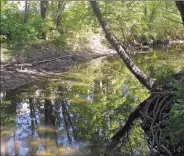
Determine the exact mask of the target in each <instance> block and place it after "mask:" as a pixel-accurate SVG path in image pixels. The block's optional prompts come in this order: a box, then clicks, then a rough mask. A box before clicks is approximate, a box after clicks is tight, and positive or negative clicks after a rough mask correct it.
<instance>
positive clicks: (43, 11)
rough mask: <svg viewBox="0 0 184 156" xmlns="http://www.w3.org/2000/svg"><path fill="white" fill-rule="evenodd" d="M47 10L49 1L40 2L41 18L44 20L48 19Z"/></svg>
mask: <svg viewBox="0 0 184 156" xmlns="http://www.w3.org/2000/svg"><path fill="white" fill-rule="evenodd" d="M47 9H48V1H41V2H40V11H41V17H42V19H43V20H44V19H45V18H46V15H47Z"/></svg>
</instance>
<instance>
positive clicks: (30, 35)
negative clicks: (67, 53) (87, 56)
mask: <svg viewBox="0 0 184 156" xmlns="http://www.w3.org/2000/svg"><path fill="white" fill-rule="evenodd" d="M57 5H58V2H57V1H53V2H52V3H49V7H48V12H47V18H46V20H42V19H41V16H40V12H39V7H40V6H39V2H30V8H29V16H28V23H26V24H24V14H25V13H24V10H20V8H19V3H10V2H2V11H1V31H0V34H1V42H3V43H8V45H9V48H13V47H19V48H20V46H23V45H26V44H27V43H34V42H37V41H38V40H40V39H41V38H42V34H43V33H46V34H47V37H48V38H49V39H50V40H55V39H56V40H58V41H62V43H61V44H65V45H67V42H71V43H72V44H73V42H74V41H72V40H76V42H80V40H81V42H82V40H86V38H85V37H84V36H86V35H87V33H88V32H93V33H99V32H100V31H99V30H100V29H99V28H100V26H99V24H98V21H97V19H96V17H95V16H94V14H93V12H92V10H91V6H90V4H89V2H67V3H66V8H65V10H64V12H63V13H62V15H61V26H60V28H59V29H60V30H61V34H60V33H58V32H57V30H56V29H55V16H56V13H57V9H58V8H57V7H58V6H57ZM100 6H101V10H102V12H103V16H104V18H106V19H107V20H108V21H109V24H110V25H111V27H112V30H113V31H114V33H115V34H116V36H117V37H118V38H119V39H120V40H121V41H122V42H123V43H125V44H130V43H134V42H140V43H142V42H146V41H150V40H166V39H173V40H175V39H183V36H184V35H183V34H184V29H183V26H182V25H181V24H179V22H180V21H181V18H180V16H179V15H178V14H179V13H178V10H177V8H176V6H175V3H174V2H138V1H137V2H114V3H113V4H112V3H111V2H100ZM63 36H64V37H63ZM77 36H78V37H77ZM86 37H87V36H86ZM60 38H61V39H60ZM58 44H60V42H59V43H58ZM84 44H88V43H84ZM70 46H72V45H71V44H70ZM82 46H83V45H82Z"/></svg>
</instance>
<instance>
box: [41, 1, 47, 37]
mask: <svg viewBox="0 0 184 156" xmlns="http://www.w3.org/2000/svg"><path fill="white" fill-rule="evenodd" d="M47 9H48V1H42V0H41V1H40V13H41V17H42V19H43V20H45V19H46V16H47ZM42 38H43V39H44V40H47V35H46V32H45V31H42Z"/></svg>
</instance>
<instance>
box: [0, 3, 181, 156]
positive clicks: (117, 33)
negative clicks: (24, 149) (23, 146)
mask: <svg viewBox="0 0 184 156" xmlns="http://www.w3.org/2000/svg"><path fill="white" fill-rule="evenodd" d="M22 6H23V7H22ZM0 35H1V46H2V48H1V49H2V54H3V57H4V58H3V60H1V64H3V65H2V67H1V69H2V70H3V72H4V74H5V75H6V74H7V78H8V77H10V79H12V78H11V76H9V74H11V72H12V73H13V74H14V72H15V71H16V72H15V74H17V75H18V72H20V71H21V72H22V70H23V72H25V73H26V72H27V73H28V72H30V73H33V74H35V75H36V74H39V75H41V78H43V77H44V76H45V75H46V76H45V77H44V78H45V79H47V80H44V81H43V82H42V81H40V82H39V83H38V85H33V86H28V87H27V90H26V89H24V88H23V89H20V90H19V89H18V90H17V91H18V92H17V93H16V89H15V90H12V91H10V92H6V89H4V90H3V91H2V98H1V102H2V107H1V110H3V114H2V119H3V122H2V123H3V134H2V136H1V137H3V139H4V140H5V141H4V142H5V145H4V144H3V152H4V155H6V154H7V153H9V152H10V151H8V150H7V149H9V147H8V146H7V144H8V143H7V142H8V141H7V140H8V139H7V138H8V137H7V136H9V134H6V131H7V127H6V125H9V124H10V125H11V124H12V123H13V120H12V119H11V118H10V116H11V114H8V113H11V112H9V111H12V114H13V115H12V118H15V116H16V115H17V114H18V113H22V114H23V115H25V114H26V113H25V112H21V111H20V110H23V109H24V108H23V106H22V108H19V107H21V106H19V105H20V104H21V103H22V105H23V104H25V103H27V104H28V105H29V106H28V107H26V108H29V109H30V110H29V117H28V116H26V118H29V119H30V121H31V122H30V125H29V126H28V127H31V129H30V134H29V135H30V138H31V141H30V140H29V141H28V142H30V145H29V150H28V153H31V154H36V153H34V152H33V151H34V150H33V149H34V148H35V149H37V150H38V152H40V151H41V150H40V149H39V148H38V147H39V146H40V145H41V144H42V146H43V148H44V150H43V151H44V152H48V153H49V152H50V153H49V154H51V153H52V152H53V149H55V154H56V153H57V154H58V153H60V151H62V150H64V153H65V152H66V151H65V150H66V149H64V148H65V147H64V146H63V145H66V147H69V148H71V149H70V152H74V153H75V150H76V151H77V152H79V153H80V152H84V153H85V154H94V153H95V152H96V153H98V154H103V155H132V156H133V155H150V156H157V155H158V156H159V155H166V156H167V155H168V156H172V155H173V156H175V155H177V156H182V155H183V154H184V125H183V124H182V122H183V121H184V110H183V107H184V69H183V67H184V61H183V58H184V55H183V43H184V2H183V1H176V2H174V1H173V2H172V1H160V2H157V1H153V2H151V1H150V2H149V1H145V2H141V1H126V2H124V1H122V2H121V1H117V2H105V1H104V2H103V1H99V2H96V1H93V0H91V1H90V2H87V1H84V2H75V1H64V0H59V1H47V0H45V1H28V0H25V1H24V2H22V1H21V2H8V1H3V2H1V29H0ZM92 43H93V44H92ZM102 47H103V48H102ZM104 47H105V48H104ZM34 48H35V49H34ZM95 48H99V49H100V50H99V49H98V51H103V52H101V53H100V55H99V54H98V55H96V54H94V53H95V52H96V51H97V50H95ZM157 48H158V49H162V50H161V52H159V50H158V51H157ZM29 49H30V51H29ZM155 49H156V50H155ZM173 49H174V50H173ZM108 50H109V51H113V52H116V53H117V54H118V56H117V55H116V57H115V58H114V56H113V57H107V51H108ZM34 51H36V52H35V54H36V55H38V58H36V56H34ZM79 51H80V52H82V55H84V58H85V57H88V56H90V55H94V56H93V57H91V60H92V64H86V65H84V66H82V67H80V65H79V66H76V68H74V69H73V68H72V69H73V70H71V71H70V70H69V71H68V69H69V68H68V66H70V68H71V66H72V65H73V66H74V65H76V64H77V63H79V61H81V60H82V59H83V57H81V53H79ZM165 51H167V52H165ZM140 52H141V53H140ZM31 53H33V54H32V55H31ZM162 53H163V54H162ZM41 54H42V56H41V57H39V55H41ZM52 54H53V56H54V55H55V56H54V57H55V58H53V56H52ZM110 54H111V53H110ZM113 54H114V53H113ZM49 55H51V56H52V57H51V56H49ZM99 56H105V57H107V58H105V60H104V58H102V59H101V58H100V59H99V60H100V61H99V60H98V61H96V62H95V60H96V58H98V57H99ZM117 57H119V58H120V59H121V60H122V61H120V60H118V58H117ZM12 58H15V59H12ZM86 60H87V59H86ZM86 60H85V61H86ZM93 60H94V62H95V63H93ZM114 60H115V61H114ZM179 60H180V61H179ZM116 61H117V62H116ZM71 62H72V63H71ZM83 62H84V61H83ZM122 62H123V63H124V64H125V66H124V64H123V65H122ZM59 63H60V64H59ZM80 63H81V62H80ZM43 64H44V65H45V66H44V65H43ZM71 64H72V65H71ZM42 65H43V66H42ZM54 65H56V66H54ZM61 65H64V69H63V70H61V69H60V68H63V66H61ZM49 67H52V68H49ZM19 68H20V69H19ZM25 68H26V70H27V71H26V70H25ZM55 68H57V70H56V69H55ZM61 71H64V72H66V71H68V72H66V73H64V74H61V75H59V74H58V73H61ZM21 72H20V73H21ZM75 72H76V73H75ZM45 73H46V74H45ZM33 74H32V75H31V74H30V76H33ZM44 74H45V75H44ZM20 75H21V76H24V74H23V73H21V74H20ZM12 77H14V78H15V76H14V75H13V76H12ZM18 78H19V77H18ZM56 79H57V81H56ZM4 80H6V76H4V78H3V80H2V82H3V81H4ZM20 81H21V80H20ZM4 82H6V83H8V82H7V81H4ZM27 83H28V82H27ZM25 84H26V83H25ZM20 86H21V85H20ZM25 90H26V92H25V93H23V94H22V92H23V91H25ZM4 92H5V93H4ZM6 94H7V95H6ZM3 95H5V96H4V97H3ZM9 95H10V96H9ZM12 98H13V100H12ZM14 98H15V99H14ZM13 101H16V105H17V106H15V103H14V102H13ZM15 107H16V108H15ZM9 108H11V109H9ZM26 108H25V110H26ZM16 109H17V110H18V109H20V110H19V111H16ZM15 112H16V113H17V112H18V113H17V114H16V113H15ZM127 112H128V113H127ZM40 114H42V115H40ZM17 116H18V115H17ZM38 116H39V120H38ZM43 116H44V118H43ZM17 118H18V117H17ZM17 120H18V119H17ZM42 122H43V123H44V125H46V127H44V128H43V127H39V126H40V125H39V124H40V123H42ZM122 123H123V124H122ZM62 124H63V125H62ZM19 126H20V125H19ZM85 126H86V127H85ZM14 127H18V123H17V126H15V125H14ZM17 129H18V128H17ZM40 129H41V130H40ZM62 129H64V130H63V131H62ZM86 129H87V130H86ZM137 132H138V133H137ZM16 133H18V130H17V132H16V130H15V129H13V137H14V147H13V148H14V152H15V153H19V154H20V152H21V151H20V149H19V148H17V147H15V145H16V141H18V139H17V140H16ZM42 133H43V134H42ZM64 133H65V135H66V138H65V139H64ZM35 136H37V137H39V138H40V140H41V139H43V138H44V137H45V138H50V139H51V140H52V141H53V140H54V139H55V140H54V141H53V142H54V143H53V142H52V143H50V144H49V143H48V142H47V141H46V142H44V143H43V142H39V143H38V142H37V143H35V142H34V143H33V141H34V139H35ZM143 136H144V137H143ZM17 138H18V137H17ZM63 140H65V141H64V142H63ZM66 140H67V141H66ZM19 141H20V140H19ZM4 142H3V143H4ZM82 142H85V143H84V144H82ZM96 143H98V146H97V145H95V144H96ZM80 144H81V145H80ZM139 145H140V147H144V148H143V149H140V147H138V146H139ZM17 146H18V145H17ZM34 146H36V147H34ZM50 146H51V147H52V148H49V147H50ZM62 148H63V149H62ZM18 149H19V150H18ZM39 150H40V151H39ZM43 151H41V152H43ZM44 152H43V153H42V154H43V155H47V154H48V153H45V154H44ZM70 152H69V153H70ZM79 153H77V154H79ZM65 154H67V153H65ZM80 154H81V153H80Z"/></svg>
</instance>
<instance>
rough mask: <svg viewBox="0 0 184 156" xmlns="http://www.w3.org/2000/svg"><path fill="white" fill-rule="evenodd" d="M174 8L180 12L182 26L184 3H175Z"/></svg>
mask: <svg viewBox="0 0 184 156" xmlns="http://www.w3.org/2000/svg"><path fill="white" fill-rule="evenodd" d="M176 6H177V8H178V10H179V12H180V15H181V19H182V22H183V25H184V1H176Z"/></svg>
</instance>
